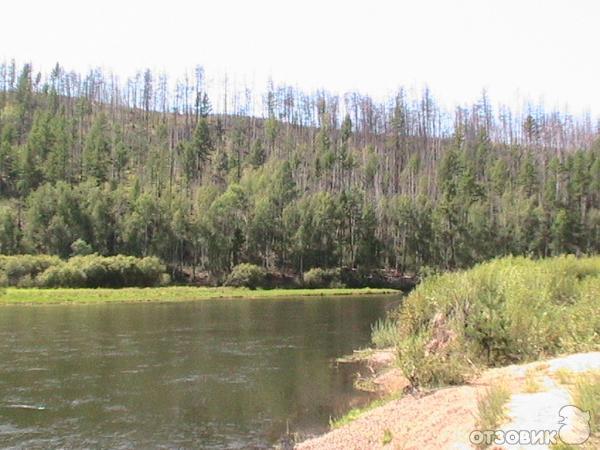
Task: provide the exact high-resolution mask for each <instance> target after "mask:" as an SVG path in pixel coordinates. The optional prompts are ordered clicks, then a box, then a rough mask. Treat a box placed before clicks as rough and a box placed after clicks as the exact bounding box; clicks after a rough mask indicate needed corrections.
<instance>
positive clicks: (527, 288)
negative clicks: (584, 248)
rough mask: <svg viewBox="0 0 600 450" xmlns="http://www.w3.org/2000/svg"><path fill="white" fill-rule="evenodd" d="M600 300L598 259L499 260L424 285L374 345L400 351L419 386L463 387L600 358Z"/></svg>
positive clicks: (382, 326) (383, 326)
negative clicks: (542, 362) (495, 370)
mask: <svg viewBox="0 0 600 450" xmlns="http://www.w3.org/2000/svg"><path fill="white" fill-rule="evenodd" d="M598 298H600V256H594V257H582V258H576V257H574V256H559V257H553V258H547V259H542V260H533V259H529V258H524V257H506V258H500V259H495V260H492V261H489V262H486V263H483V264H480V265H477V266H475V267H473V268H472V269H469V270H463V271H457V272H449V273H445V274H442V275H435V276H432V277H428V278H426V279H425V281H424V282H423V283H421V284H420V285H419V286H417V288H416V289H415V290H413V291H412V292H411V293H410V294H409V295H408V296H407V297H406V298H405V299H404V301H403V302H402V304H401V306H400V308H399V310H398V311H397V312H396V313H392V317H393V318H394V319H395V320H396V324H397V326H395V327H393V326H391V324H390V323H386V322H381V323H379V324H378V325H377V326H376V327H374V329H373V335H372V338H373V342H374V343H375V344H377V343H379V342H385V343H389V342H395V343H396V349H397V352H398V356H399V358H398V364H399V366H400V368H401V369H402V371H403V373H404V375H405V376H406V377H407V378H408V380H409V381H410V382H411V384H412V385H413V386H415V387H420V386H424V387H429V386H443V385H451V384H462V383H463V382H465V381H466V380H467V379H469V378H470V377H471V376H472V375H473V374H474V373H476V372H477V371H478V370H479V369H481V368H485V367H494V366H504V365H508V364H515V363H524V362H529V361H535V360H538V359H540V358H544V357H549V356H553V355H558V354H564V353H575V352H588V351H595V350H599V349H600V341H599V340H598V335H599V334H600V314H598V313H597V308H598ZM375 341H377V342H375Z"/></svg>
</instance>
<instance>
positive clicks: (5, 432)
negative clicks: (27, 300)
mask: <svg viewBox="0 0 600 450" xmlns="http://www.w3.org/2000/svg"><path fill="white" fill-rule="evenodd" d="M396 301H397V298H394V297H362V298H348V297H333V298H325V297H323V298H306V299H260V300H241V299H240V300H214V301H213V300H203V301H198V302H182V303H163V304H157V303H146V304H112V305H61V306H50V305H49V306H36V307H23V306H4V307H0V447H16V448H57V447H60V448H65V447H66V448H123V449H128V448H269V447H270V446H271V445H272V444H273V443H274V442H276V441H277V440H278V439H279V438H280V437H281V436H282V434H283V433H284V432H285V430H286V426H288V425H289V428H290V431H292V432H298V433H300V434H302V435H307V434H308V435H310V434H313V433H318V432H322V431H324V430H325V428H326V427H327V424H328V421H329V418H330V417H331V416H334V417H335V416H338V415H340V414H342V413H343V412H344V411H345V410H347V409H348V408H349V407H350V406H352V404H353V402H357V401H360V396H357V395H356V392H355V391H354V390H353V388H352V373H350V372H351V371H352V370H348V369H344V368H340V367H336V365H335V363H334V359H335V358H336V357H338V356H341V355H344V354H347V353H349V352H351V351H352V350H353V349H357V348H359V347H361V346H364V345H366V344H368V342H369V334H370V325H371V324H372V323H373V322H374V321H376V320H377V319H378V318H380V317H382V316H383V315H384V314H385V310H386V308H389V307H390V306H392V304H393V303H395V302H396Z"/></svg>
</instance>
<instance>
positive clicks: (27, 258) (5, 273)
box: [0, 255, 62, 287]
mask: <svg viewBox="0 0 600 450" xmlns="http://www.w3.org/2000/svg"><path fill="white" fill-rule="evenodd" d="M61 263H62V261H61V260H60V258H58V257H57V256H48V255H11V256H6V255H0V273H1V274H2V275H1V276H0V278H1V279H2V280H3V281H4V282H5V284H6V285H7V286H22V287H27V286H31V285H32V284H33V282H34V280H35V278H36V277H37V276H38V274H40V273H42V272H44V271H45V270H46V269H48V268H49V267H52V266H57V265H60V264H61Z"/></svg>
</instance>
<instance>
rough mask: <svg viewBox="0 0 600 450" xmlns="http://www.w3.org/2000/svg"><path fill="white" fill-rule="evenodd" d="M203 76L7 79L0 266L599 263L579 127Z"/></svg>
mask: <svg viewBox="0 0 600 450" xmlns="http://www.w3.org/2000/svg"><path fill="white" fill-rule="evenodd" d="M209 84H210V83H209V82H208V78H207V77H206V74H205V73H204V70H203V69H202V68H201V67H197V68H196V69H195V70H194V71H193V73H192V74H191V75H189V76H186V77H183V78H181V79H177V80H171V79H170V78H169V77H168V76H167V75H166V74H164V73H155V72H153V71H151V70H143V71H140V72H139V73H138V74H137V75H136V76H134V77H131V78H129V79H126V80H124V81H121V80H120V79H119V78H118V77H117V76H115V75H114V74H112V73H107V72H105V71H102V70H99V69H98V70H92V71H90V72H89V73H87V74H80V73H76V72H72V71H68V70H66V69H65V68H63V67H62V66H60V65H59V64H57V65H56V66H55V67H54V69H53V70H51V71H49V72H48V73H44V72H38V71H36V70H35V69H34V67H33V66H32V64H24V65H23V66H19V67H17V65H16V64H15V62H14V61H10V62H4V63H2V64H1V65H0V253H1V254H4V255H15V254H34V255H35V254H44V255H56V256H58V257H60V258H68V257H71V256H77V255H86V254H90V253H97V254H99V255H103V256H114V255H120V254H121V255H130V256H137V257H150V256H152V257H158V258H160V260H162V261H163V262H164V263H165V264H166V265H167V267H169V268H170V270H171V272H172V273H174V274H175V273H179V274H187V276H190V277H196V276H198V274H216V275H219V274H221V275H223V274H227V273H229V272H230V271H231V269H232V268H233V267H234V266H236V265H238V264H240V263H253V264H256V265H259V266H262V267H264V268H265V269H267V270H270V271H280V272H288V273H295V274H301V273H303V272H305V271H308V270H309V269H311V268H317V267H318V268H341V267H345V268H356V269H360V270H373V269H390V270H394V271H397V272H398V273H420V272H422V271H424V270H429V269H432V270H438V269H441V270H447V269H455V268H464V267H469V266H472V265H473V264H475V263H477V262H481V261H484V260H487V259H490V258H493V257H497V256H504V255H525V256H532V257H547V256H552V255H559V254H564V253H572V254H577V255H581V254H594V253H598V252H599V251H600V134H599V129H598V123H596V122H595V121H594V120H593V119H592V118H590V117H589V116H574V115H571V114H569V113H568V112H567V111H556V110H551V111H547V110H546V109H545V108H544V107H543V106H541V105H529V106H527V107H525V108H523V111H516V110H513V109H511V108H509V107H505V106H501V105H499V106H493V105H492V102H491V100H490V99H489V98H488V96H487V94H486V93H485V92H483V93H482V95H481V98H480V99H479V100H478V101H477V102H474V103H473V104H471V105H468V106H461V107H458V108H456V109H455V110H454V111H446V110H444V108H443V107H441V106H440V105H439V104H438V102H437V101H436V99H435V98H434V97H433V96H432V94H431V92H430V91H429V90H428V89H423V90H422V91H421V92H420V93H419V94H418V95H415V94H411V93H410V92H409V91H408V90H405V89H399V90H398V92H397V93H396V94H394V95H392V96H390V97H389V98H387V99H385V100H381V101H378V100H376V99H374V98H371V97H369V96H366V95H362V94H360V93H357V92H354V93H347V94H345V95H334V94H331V93H329V92H327V91H317V92H311V93H307V92H303V91H302V90H300V89H298V88H295V87H292V86H288V85H276V84H275V83H273V82H270V83H268V85H267V86H266V87H265V89H264V90H260V91H257V90H253V89H250V88H243V87H242V88H240V87H239V86H237V87H232V86H231V85H228V84H227V79H225V80H224V82H223V83H221V84H219V86H218V89H216V88H215V86H214V83H212V84H211V87H210V89H209Z"/></svg>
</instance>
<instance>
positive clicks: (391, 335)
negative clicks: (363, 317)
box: [371, 317, 398, 348]
mask: <svg viewBox="0 0 600 450" xmlns="http://www.w3.org/2000/svg"><path fill="white" fill-rule="evenodd" d="M397 328H398V324H397V322H396V321H395V320H394V319H392V318H390V317H386V318H385V319H379V320H377V322H375V324H373V325H372V326H371V342H373V344H374V345H375V347H377V348H388V347H393V346H395V345H396V344H397V341H396V339H397V336H398V332H397Z"/></svg>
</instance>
